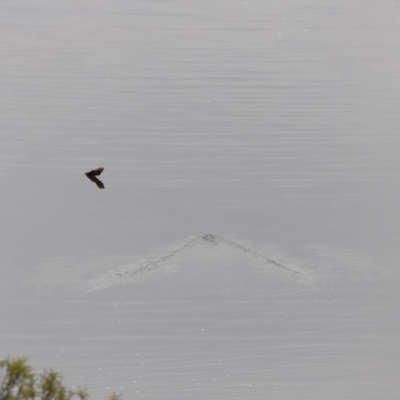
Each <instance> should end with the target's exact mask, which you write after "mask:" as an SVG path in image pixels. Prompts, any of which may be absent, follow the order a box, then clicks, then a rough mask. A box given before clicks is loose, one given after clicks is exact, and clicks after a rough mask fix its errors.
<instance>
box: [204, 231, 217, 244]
mask: <svg viewBox="0 0 400 400" xmlns="http://www.w3.org/2000/svg"><path fill="white" fill-rule="evenodd" d="M203 239H204V240H207V241H208V242H213V243H214V242H215V241H216V240H217V237H216V236H215V235H213V234H212V233H207V235H204V236H203Z"/></svg>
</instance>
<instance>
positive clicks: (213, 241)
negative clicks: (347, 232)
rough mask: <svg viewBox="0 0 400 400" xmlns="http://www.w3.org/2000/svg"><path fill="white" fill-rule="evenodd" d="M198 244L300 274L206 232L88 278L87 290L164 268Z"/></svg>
mask: <svg viewBox="0 0 400 400" xmlns="http://www.w3.org/2000/svg"><path fill="white" fill-rule="evenodd" d="M200 246H217V247H221V246H224V247H228V248H229V249H233V250H235V251H237V252H238V253H240V254H241V255H245V256H247V257H248V256H250V258H251V259H252V261H255V260H257V261H259V262H260V261H261V262H262V263H263V264H265V265H267V266H268V267H273V268H274V269H277V270H280V271H282V272H285V273H289V274H301V271H299V270H296V269H294V268H291V267H288V266H286V265H283V264H281V263H279V262H277V261H276V260H274V259H272V258H269V257H267V256H265V255H264V254H261V253H259V252H257V251H255V250H252V249H250V248H248V247H246V246H244V245H242V244H240V243H237V242H236V241H234V240H233V239H230V238H225V237H223V236H220V235H216V234H210V233H208V234H206V235H201V236H198V237H195V238H192V239H189V240H188V241H187V242H186V243H185V244H184V245H182V246H180V247H178V248H176V249H174V250H172V251H170V252H169V253H168V254H165V255H163V256H161V257H158V258H156V259H154V260H151V261H148V262H144V263H142V264H137V265H133V266H130V267H126V268H124V269H121V270H118V271H115V270H111V271H109V272H108V273H107V274H105V275H102V276H101V277H99V278H96V279H91V280H89V282H88V284H89V291H93V290H99V289H104V288H107V287H109V286H114V285H118V284H121V283H125V282H126V281H131V280H135V278H139V277H141V276H143V275H145V274H147V273H149V272H154V271H157V270H163V269H165V268H166V266H167V264H168V263H169V262H170V261H173V260H174V259H177V258H178V257H179V256H182V255H184V254H186V253H188V252H189V251H190V250H193V249H195V248H200Z"/></svg>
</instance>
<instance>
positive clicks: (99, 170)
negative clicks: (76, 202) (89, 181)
mask: <svg viewBox="0 0 400 400" xmlns="http://www.w3.org/2000/svg"><path fill="white" fill-rule="evenodd" d="M103 171H104V168H103V167H99V168H96V169H92V170H91V171H89V172H86V173H85V175H86V176H87V177H91V176H98V175H100V174H101V173H102V172H103Z"/></svg>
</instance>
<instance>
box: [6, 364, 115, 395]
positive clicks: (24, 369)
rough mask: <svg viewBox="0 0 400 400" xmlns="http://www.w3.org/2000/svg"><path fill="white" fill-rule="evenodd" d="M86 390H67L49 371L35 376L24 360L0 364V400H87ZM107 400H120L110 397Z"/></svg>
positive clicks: (60, 376)
mask: <svg viewBox="0 0 400 400" xmlns="http://www.w3.org/2000/svg"><path fill="white" fill-rule="evenodd" d="M88 398H89V394H88V393H87V391H86V390H85V389H81V388H80V389H72V388H67V387H66V386H65V385H64V384H63V382H62V375H61V374H60V373H59V372H55V371H53V370H52V369H49V370H44V371H43V372H41V373H35V372H34V370H33V368H32V367H31V366H30V365H29V364H28V363H27V359H26V358H23V357H19V358H14V359H3V360H0V400H86V399H88ZM108 399H109V400H120V399H121V396H120V395H117V394H112V395H111V396H110V397H109V398H108Z"/></svg>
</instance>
